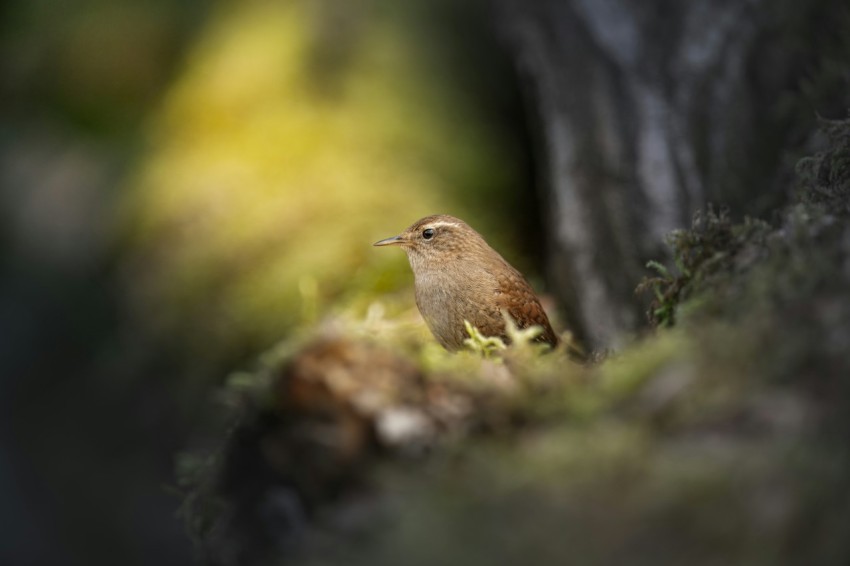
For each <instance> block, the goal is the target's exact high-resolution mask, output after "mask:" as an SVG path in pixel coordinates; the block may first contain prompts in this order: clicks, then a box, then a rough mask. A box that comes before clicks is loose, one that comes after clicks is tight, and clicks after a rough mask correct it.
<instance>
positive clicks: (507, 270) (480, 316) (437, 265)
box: [374, 214, 558, 350]
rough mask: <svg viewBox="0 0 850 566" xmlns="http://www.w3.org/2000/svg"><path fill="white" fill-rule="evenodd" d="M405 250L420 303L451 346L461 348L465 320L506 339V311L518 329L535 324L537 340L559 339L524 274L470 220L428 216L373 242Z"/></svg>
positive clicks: (431, 324) (428, 320) (444, 342)
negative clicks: (501, 254) (400, 231)
mask: <svg viewBox="0 0 850 566" xmlns="http://www.w3.org/2000/svg"><path fill="white" fill-rule="evenodd" d="M374 245H376V246H400V247H401V248H402V249H404V251H405V252H407V259H408V260H409V261H410V267H411V269H413V276H414V279H415V283H414V284H415V287H416V306H418V307H419V312H421V313H422V316H423V317H424V318H425V322H426V323H428V328H430V329H431V333H432V334H433V335H434V337H435V338H436V339H437V341H438V342H439V343H440V344H442V345H443V347H445V348H446V349H447V350H460V349H462V348H463V347H464V340H465V339H466V338H469V335H468V334H467V331H466V327H465V325H464V321H465V320H466V321H469V323H470V324H472V326H474V327H476V328H477V329H478V330H479V332H481V334H483V335H484V336H497V337H499V338H501V339H502V340H504V341H505V342H506V343H507V342H508V341H509V339H508V336H507V333H506V331H505V320H504V317H503V315H502V313H503V312H504V313H506V314H507V315H508V316H510V317H511V318H512V319H513V320H514V321H515V322H516V325H517V326H518V327H519V328H528V327H529V326H533V325H537V326H539V327H541V328H542V329H543V332H542V333H541V334H540V335H539V336H538V337H537V338H536V340H537V341H540V342H545V343H547V344H551V345H552V346H555V345H556V344H557V343H558V337H557V336H556V335H555V332H554V331H553V330H552V326H551V325H550V324H549V319H548V318H547V317H546V312H545V311H544V310H543V307H542V306H540V301H539V300H538V299H537V296H536V295H535V294H534V291H533V290H532V289H531V286H530V285H529V284H528V282H527V281H526V280H525V278H524V277H523V276H522V274H521V273H520V272H519V271H517V270H516V269H514V268H513V267H511V265H510V264H509V263H508V262H507V261H505V260H504V258H502V256H500V255H499V253H498V252H497V251H496V250H494V249H493V248H491V247H490V246H489V245H487V242H485V241H484V238H482V237H481V235H480V234H479V233H478V232H476V231H475V230H473V229H472V228H471V227H470V226H469V225H468V224H467V223H466V222H464V221H463V220H460V219H458V218H455V217H453V216H448V215H444V214H438V215H435V216H427V217H425V218H423V219H421V220H419V221H417V222H415V223H414V224H413V225H412V226H410V227H409V228H408V229H407V230H405V231H404V232H402V233H401V234H400V235H398V236H395V237H393V238H387V239H385V240H381V241H379V242H375V244H374Z"/></svg>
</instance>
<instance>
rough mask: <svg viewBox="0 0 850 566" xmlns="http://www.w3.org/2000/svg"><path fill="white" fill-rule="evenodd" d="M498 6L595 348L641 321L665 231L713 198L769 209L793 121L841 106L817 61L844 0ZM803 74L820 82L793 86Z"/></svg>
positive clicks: (566, 298)
mask: <svg viewBox="0 0 850 566" xmlns="http://www.w3.org/2000/svg"><path fill="white" fill-rule="evenodd" d="M499 6H500V16H501V21H502V23H503V27H504V29H505V30H506V35H507V37H508V40H509V41H508V43H509V47H510V49H511V50H512V52H513V53H514V56H515V59H516V62H517V65H518V67H519V72H520V75H521V81H522V82H523V84H524V89H525V91H526V96H527V104H528V107H529V108H531V109H533V113H534V114H535V116H534V118H535V122H536V128H537V131H538V138H539V140H540V146H539V148H538V151H537V154H538V155H539V159H540V167H541V177H542V179H543V185H544V199H543V200H544V202H545V203H546V205H547V206H546V218H545V222H546V231H547V241H548V244H549V250H548V257H547V269H548V271H549V276H550V280H551V281H552V282H553V284H554V287H555V289H556V293H557V294H558V296H559V299H560V301H561V302H562V304H564V305H565V308H566V311H567V315H568V318H569V319H570V323H571V326H572V327H573V329H574V330H575V331H576V333H577V334H578V335H579V336H580V337H582V338H583V339H584V340H585V341H586V342H587V343H588V345H590V346H591V347H597V348H598V347H612V346H613V347H616V346H617V345H618V344H619V343H620V342H621V341H622V339H623V338H624V337H625V336H626V335H627V334H628V333H629V332H632V331H634V330H635V329H637V328H638V327H639V326H640V324H641V323H642V321H643V319H644V317H643V315H642V312H641V311H642V310H643V309H644V306H643V305H642V304H641V301H640V300H638V299H637V298H636V296H635V294H634V282H635V281H639V280H640V279H641V277H642V276H643V275H645V274H646V273H647V272H646V268H645V264H646V262H647V260H649V259H653V258H655V259H662V258H664V257H665V256H666V253H667V252H666V248H665V246H664V239H665V235H666V234H668V233H669V232H670V231H672V230H674V229H676V228H681V227H686V226H688V225H689V223H690V218H691V216H692V215H693V213H694V212H695V211H696V210H698V209H700V208H703V207H705V206H706V204H707V203H709V202H713V203H716V204H719V205H721V206H729V207H730V208H731V210H732V212H733V214H735V213H738V214H740V213H754V212H756V213H757V212H763V211H764V210H766V208H768V207H771V206H775V205H776V204H777V203H778V202H780V201H781V199H782V197H783V196H784V195H782V194H781V193H779V192H778V191H774V194H767V195H766V194H765V193H764V187H765V186H766V185H767V186H777V183H776V181H777V180H778V178H779V177H780V176H782V175H784V173H782V171H783V167H782V157H783V150H786V151H787V150H788V149H789V147H793V146H794V143H795V141H796V144H798V145H799V144H800V143H801V141H802V136H801V135H800V131H801V128H800V127H795V126H796V124H797V123H799V122H803V124H804V126H803V130H802V131H805V130H806V129H809V128H810V127H811V121H812V118H813V115H814V113H815V110H820V111H822V112H823V111H824V110H827V111H834V110H835V108H836V101H838V102H837V107H838V108H842V106H841V104H842V103H843V104H845V105H846V103H847V97H846V94H844V93H843V92H842V93H841V94H840V95H839V96H835V93H834V92H832V91H830V88H831V86H832V83H833V82H835V80H834V79H840V78H843V79H845V80H846V75H845V77H831V76H821V75H824V74H826V75H828V74H829V73H828V72H825V71H824V69H823V66H822V65H820V62H821V61H823V60H825V58H824V56H823V51H824V49H826V50H827V51H828V48H829V45H830V42H835V41H838V42H839V43H840V41H841V40H836V37H837V36H840V33H841V31H840V29H841V27H842V26H846V25H847V16H846V11H842V10H843V8H842V2H838V1H830V0H823V1H819V2H811V3H808V5H806V6H805V7H803V6H800V5H798V4H797V3H793V2H787V1H785V0H751V1H748V2H738V1H723V0H695V1H691V2H687V3H681V2H676V1H672V0H648V1H645V2H629V1H627V0H538V1H535V2H527V1H525V0H503V1H502V2H501V3H500V4H499ZM843 55H844V56H845V59H846V56H847V53H846V51H845V52H844V53H843ZM836 74H837V75H840V74H841V72H837V73H836ZM812 75H817V76H816V77H815V76H812ZM804 77H808V78H809V79H811V80H812V82H814V79H815V78H817V79H818V80H819V82H818V83H817V84H818V85H826V86H825V87H823V88H821V87H819V88H821V90H820V91H811V92H806V93H805V94H807V95H809V96H808V97H807V98H806V97H801V96H800V95H799V93H798V92H795V91H798V90H800V88H799V87H800V84H801V80H802V79H803V78H804ZM831 81H832V82H831ZM845 88H846V87H845ZM833 90H834V89H833ZM826 100H831V101H832V106H828V108H825V106H824V104H825V103H824V101H826ZM819 103H820V106H817V104H819ZM795 105H796V106H795ZM801 108H802V110H803V112H802V114H803V115H805V117H806V119H805V120H796V121H795V118H799V117H800V116H799V114H800V112H799V110H800V109H801ZM844 108H846V106H844ZM795 111H797V114H796V115H795ZM839 112H843V110H839ZM787 170H788V168H787V167H786V169H785V171H786V172H787ZM765 180H768V182H767V183H766V182H765ZM755 181H759V182H755ZM759 191H761V192H759Z"/></svg>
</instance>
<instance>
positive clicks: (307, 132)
mask: <svg viewBox="0 0 850 566" xmlns="http://www.w3.org/2000/svg"><path fill="white" fill-rule="evenodd" d="M413 4H416V3H415V2H414V3H411V5H413ZM422 5H427V3H423V4H422ZM388 7H392V3H387V2H379V1H375V2H360V3H358V4H357V8H356V9H354V10H352V8H351V7H350V6H349V7H345V3H344V2H325V3H323V4H316V3H309V2H277V1H276V2H272V1H265V0H252V1H247V2H231V3H225V4H224V5H223V6H222V7H221V8H220V9H219V10H218V12H217V14H215V16H214V17H213V18H211V21H210V22H209V23H208V25H207V28H206V29H205V30H204V31H203V33H201V35H200V38H199V40H198V42H197V44H196V46H195V47H194V49H193V50H192V51H191V53H190V56H189V58H188V60H187V61H186V63H185V66H184V68H183V70H182V72H180V73H179V74H178V76H177V77H176V79H175V81H174V84H173V85H172V87H171V88H170V89H169V90H168V92H167V95H166V97H165V99H164V100H163V102H162V105H161V108H159V110H158V111H157V112H156V113H155V115H154V116H153V118H152V125H151V135H150V147H149V149H148V151H147V154H146V156H145V158H144V159H143V160H142V161H141V162H140V163H139V165H138V167H137V170H136V174H135V175H134V178H133V179H132V180H131V185H132V190H131V191H129V194H130V197H129V199H128V200H127V202H125V205H126V206H125V210H126V211H128V212H129V217H130V225H131V226H132V229H131V236H130V238H129V245H130V247H131V250H133V253H132V257H133V259H132V261H131V262H130V265H129V267H128V269H127V275H128V280H129V281H130V284H131V287H132V288H133V289H134V295H133V297H134V304H135V306H136V307H137V309H138V312H139V313H140V316H142V317H144V318H145V319H146V323H148V324H151V325H152V327H153V328H154V329H155V330H156V331H157V332H165V333H166V334H167V335H170V334H171V333H176V334H178V335H183V336H186V337H187V338H189V340H190V343H193V344H195V345H196V346H197V347H198V351H199V352H203V353H204V355H209V356H213V357H214V356H217V355H228V353H230V354H232V353H233V352H234V351H235V352H247V351H250V350H251V349H253V348H261V347H264V346H267V345H268V344H270V343H272V342H274V341H275V340H277V339H279V338H280V337H281V336H282V335H283V334H285V333H286V332H288V331H291V330H292V329H293V328H295V327H296V326H297V325H298V324H300V323H312V322H313V320H303V318H305V317H306V318H308V319H313V318H315V317H316V316H317V315H318V314H321V313H322V312H326V311H327V310H328V308H329V307H331V306H347V307H351V306H352V305H362V306H363V308H364V310H365V305H367V304H368V301H370V300H371V299H372V298H374V296H375V294H377V293H380V294H387V293H391V292H393V291H396V290H399V289H403V288H404V287H405V286H408V285H409V284H410V283H411V282H412V277H411V275H410V274H409V272H408V269H407V266H406V260H405V258H404V256H403V254H401V253H398V252H395V251H387V250H374V249H373V248H372V247H371V243H372V242H373V241H375V240H378V239H380V238H383V237H387V236H391V235H394V234H395V233H396V232H398V231H400V230H401V229H402V228H404V227H405V226H406V225H407V224H409V223H411V222H412V221H413V220H415V219H417V218H418V217H421V216H424V215H426V214H432V213H437V212H446V213H453V214H457V215H460V216H463V217H466V218H468V219H469V220H470V221H471V222H476V220H478V222H479V224H480V223H481V222H482V220H483V222H484V223H485V228H486V223H487V222H491V225H492V222H493V219H494V217H493V214H492V213H490V216H489V218H488V214H487V213H482V211H484V210H486V209H487V205H486V203H487V201H488V200H489V199H499V198H500V197H499V195H501V194H504V193H506V192H507V190H509V189H511V188H512V185H513V184H514V183H516V179H517V162H516V159H514V158H513V157H512V153H511V151H510V149H509V145H508V143H506V141H505V140H504V139H500V138H499V136H498V135H495V134H494V127H493V125H492V124H491V123H489V122H488V121H487V120H486V119H482V116H481V113H480V112H478V111H477V109H476V108H475V107H474V100H473V99H474V97H472V96H470V94H469V93H468V92H463V91H462V90H461V87H459V86H458V84H459V83H458V81H457V80H456V79H457V77H453V76H452V75H451V73H450V72H449V71H447V70H446V71H443V72H440V71H439V67H440V66H439V65H434V64H433V61H428V60H427V57H425V56H424V54H425V53H427V52H428V46H427V45H422V44H421V38H422V37H427V34H421V33H420V34H418V35H417V34H415V33H411V30H410V26H411V25H418V24H416V21H417V19H416V18H415V17H412V16H411V14H406V13H405V9H402V8H398V7H396V8H393V9H388ZM420 8H421V6H420ZM340 14H342V15H344V16H345V17H344V18H343V17H339V16H340ZM417 37H418V38H419V39H418V40H417V39H415V38H417ZM417 41H420V44H417V43H416V42H417ZM328 46H330V47H332V48H333V49H332V50H331V51H330V53H331V55H330V57H331V59H330V60H324V61H323V59H322V58H321V57H319V55H321V54H322V53H324V52H326V51H328ZM334 57H335V59H334ZM326 59H327V57H326ZM333 63H336V64H335V65H334V64H333ZM323 65H324V66H323ZM470 195H472V198H470ZM461 197H462V198H461ZM476 199H477V200H478V201H479V202H480V203H481V206H479V207H476V208H477V210H470V206H469V203H470V202H475V201H476ZM464 203H466V204H464ZM508 232H509V230H508ZM500 238H502V240H501V241H502V242H509V241H510V239H511V235H510V234H501V235H499V234H497V235H495V240H496V242H499V241H500ZM396 297H397V298H396V302H395V305H396V308H397V309H403V308H406V307H409V305H410V301H411V298H412V294H411V293H410V292H402V293H400V294H397V295H396ZM385 299H386V297H385ZM302 301H306V303H305V304H302ZM389 306H390V308H391V309H392V308H393V301H392V300H390V301H389Z"/></svg>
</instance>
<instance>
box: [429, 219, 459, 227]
mask: <svg viewBox="0 0 850 566" xmlns="http://www.w3.org/2000/svg"><path fill="white" fill-rule="evenodd" d="M427 226H430V227H431V228H436V227H438V226H460V224H458V223H457V222H446V221H445V220H443V221H440V222H432V223H430V224H427Z"/></svg>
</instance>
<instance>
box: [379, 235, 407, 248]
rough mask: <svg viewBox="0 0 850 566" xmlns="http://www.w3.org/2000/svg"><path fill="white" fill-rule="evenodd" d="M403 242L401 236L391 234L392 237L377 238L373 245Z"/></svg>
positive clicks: (397, 244) (391, 244)
mask: <svg viewBox="0 0 850 566" xmlns="http://www.w3.org/2000/svg"><path fill="white" fill-rule="evenodd" d="M403 244H404V240H403V239H402V237H401V236H393V237H392V238H386V239H383V240H378V241H377V242H375V243H374V244H372V245H373V246H400V245H403Z"/></svg>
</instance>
